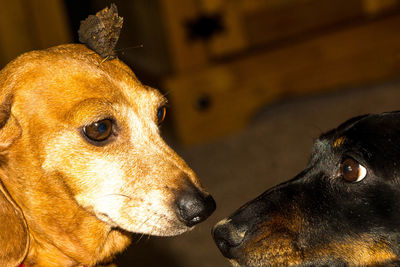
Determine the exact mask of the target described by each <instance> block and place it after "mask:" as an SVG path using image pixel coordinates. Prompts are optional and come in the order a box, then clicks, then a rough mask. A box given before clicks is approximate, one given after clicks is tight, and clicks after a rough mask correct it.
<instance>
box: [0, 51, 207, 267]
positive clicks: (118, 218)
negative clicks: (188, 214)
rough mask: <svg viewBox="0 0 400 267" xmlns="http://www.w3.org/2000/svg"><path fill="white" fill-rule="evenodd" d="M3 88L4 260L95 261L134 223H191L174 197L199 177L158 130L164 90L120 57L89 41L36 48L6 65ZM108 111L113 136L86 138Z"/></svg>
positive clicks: (0, 241)
mask: <svg viewBox="0 0 400 267" xmlns="http://www.w3.org/2000/svg"><path fill="white" fill-rule="evenodd" d="M0 90H1V92H0V103H2V104H1V108H0V126H1V127H2V128H1V129H0V151H1V155H0V156H1V158H0V159H1V165H0V171H1V172H0V179H1V181H2V185H4V187H3V186H1V187H0V189H1V190H0V191H1V193H0V216H1V218H2V221H1V224H0V233H1V236H0V265H1V266H15V265H17V264H20V263H21V262H22V261H23V264H24V265H25V266H93V265H96V264H100V263H104V262H109V261H110V260H111V259H112V258H113V256H114V255H115V254H116V253H118V252H120V251H122V250H123V249H125V248H126V247H127V246H128V244H129V243H130V235H129V233H128V232H140V233H145V234H155V235H176V234H179V233H182V232H184V231H186V230H188V229H190V228H189V227H187V226H185V225H183V224H182V223H181V222H180V221H179V220H178V219H177V218H176V216H175V214H174V212H175V211H174V210H173V208H172V207H171V206H172V203H173V202H174V194H175V192H176V191H179V190H180V188H181V187H182V186H183V185H186V184H188V183H190V184H193V185H194V186H195V187H197V188H199V189H200V190H201V191H202V189H201V185H200V184H199V182H198V180H197V177H196V176H195V174H194V173H193V171H192V170H191V169H190V168H189V167H188V166H187V165H186V164H185V162H184V161H183V160H182V159H181V158H180V157H179V156H177V155H176V154H175V152H174V151H172V150H171V149H170V148H169V147H168V146H167V145H166V144H165V143H164V141H163V140H162V139H161V137H160V136H159V131H158V127H157V122H156V118H157V117H156V110H157V107H159V106H160V105H163V104H164V103H165V99H164V98H163V97H162V96H161V94H160V93H159V92H157V91H156V90H154V89H152V88H148V87H146V86H143V85H142V84H141V83H140V82H139V81H138V80H137V78H136V76H135V75H134V74H133V72H132V71H131V70H130V69H129V68H128V67H127V66H126V65H125V64H123V63H122V62H121V61H119V60H118V59H114V60H110V61H105V62H102V59H101V58H100V57H99V56H98V55H97V54H95V53H93V52H92V51H91V50H89V49H87V48H86V47H85V46H83V45H63V46H59V47H54V48H51V49H48V50H43V51H34V52H30V53H27V54H24V55H22V56H20V57H19V58H17V59H16V60H14V61H13V62H11V63H10V64H8V65H7V66H6V67H5V68H4V69H3V70H2V71H1V72H0ZM107 116H112V117H114V118H115V119H116V120H118V136H117V137H116V138H115V140H114V141H113V142H110V143H109V144H107V145H105V146H101V147H99V146H93V145H91V144H89V143H88V142H86V141H85V140H84V138H83V137H82V136H81V132H80V130H79V129H80V127H82V126H83V125H85V124H88V123H91V122H95V121H96V120H99V119H102V118H103V117H107ZM132 124H133V125H132ZM103 172H104V174H103ZM110 181H111V182H110ZM150 197H152V198H153V199H154V202H153V201H150V200H153V199H150ZM103 198H104V199H103ZM102 201H103V202H102ZM104 203H106V204H107V203H111V204H109V205H110V207H108V208H107V211H106V212H104V211H102V210H99V207H100V208H102V207H103V206H104ZM102 205H103V206H102ZM114 212H115V213H114ZM108 213H110V214H111V213H112V214H111V215H110V214H108ZM10 251H11V252H10Z"/></svg>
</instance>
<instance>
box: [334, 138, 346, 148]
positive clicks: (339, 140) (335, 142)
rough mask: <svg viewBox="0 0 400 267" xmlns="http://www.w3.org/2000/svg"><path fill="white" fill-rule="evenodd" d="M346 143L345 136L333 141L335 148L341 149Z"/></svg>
mask: <svg viewBox="0 0 400 267" xmlns="http://www.w3.org/2000/svg"><path fill="white" fill-rule="evenodd" d="M345 141H346V138H345V137H344V136H341V137H338V138H336V139H335V141H333V147H340V146H341V145H343V143H344V142H345Z"/></svg>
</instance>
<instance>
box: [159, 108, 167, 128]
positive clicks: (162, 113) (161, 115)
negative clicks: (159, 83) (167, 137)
mask: <svg viewBox="0 0 400 267" xmlns="http://www.w3.org/2000/svg"><path fill="white" fill-rule="evenodd" d="M166 114H167V108H166V107H165V106H162V107H159V108H158V109H157V122H158V124H160V123H162V122H163V121H164V119H165V115H166Z"/></svg>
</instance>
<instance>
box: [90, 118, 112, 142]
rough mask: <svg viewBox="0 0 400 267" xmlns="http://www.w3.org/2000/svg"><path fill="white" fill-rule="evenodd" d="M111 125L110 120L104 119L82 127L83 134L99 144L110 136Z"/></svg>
mask: <svg viewBox="0 0 400 267" xmlns="http://www.w3.org/2000/svg"><path fill="white" fill-rule="evenodd" d="M112 125H113V122H112V120H110V119H104V120H101V121H97V122H94V123H92V124H89V125H87V126H85V127H83V133H84V134H85V135H86V136H87V137H88V138H89V139H91V140H93V141H96V142H101V141H104V140H106V139H107V138H108V137H110V135H111V134H112Z"/></svg>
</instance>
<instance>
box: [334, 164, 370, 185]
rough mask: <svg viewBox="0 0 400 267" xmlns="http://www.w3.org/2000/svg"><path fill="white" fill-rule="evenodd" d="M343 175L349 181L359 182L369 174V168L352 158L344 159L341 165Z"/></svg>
mask: <svg viewBox="0 0 400 267" xmlns="http://www.w3.org/2000/svg"><path fill="white" fill-rule="evenodd" d="M340 174H341V176H342V177H343V178H344V179H345V180H346V181H348V182H353V183H354V182H359V181H361V180H362V179H364V178H365V176H366V175H367V169H366V168H365V167H364V166H362V165H361V164H360V163H358V162H357V161H356V160H354V159H352V158H346V159H345V160H343V162H342V165H341V166H340Z"/></svg>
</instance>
